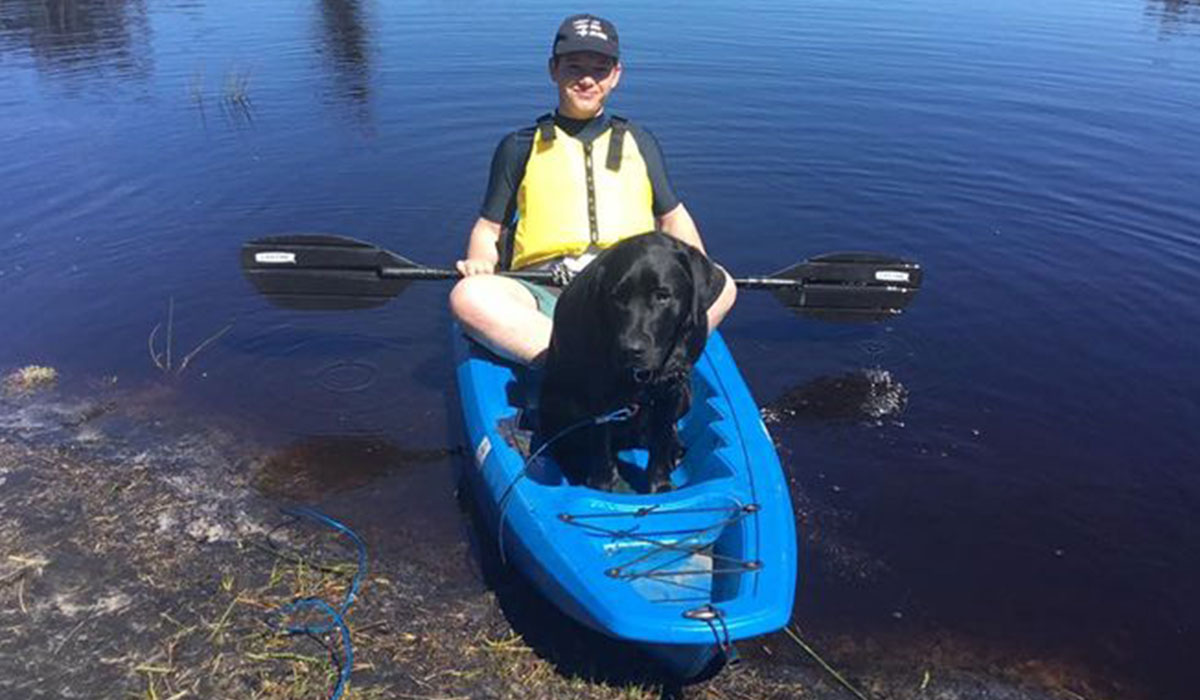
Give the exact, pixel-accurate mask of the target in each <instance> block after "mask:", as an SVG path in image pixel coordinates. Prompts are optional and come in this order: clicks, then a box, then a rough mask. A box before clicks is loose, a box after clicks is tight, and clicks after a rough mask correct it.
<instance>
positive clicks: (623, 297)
mask: <svg viewBox="0 0 1200 700" xmlns="http://www.w3.org/2000/svg"><path fill="white" fill-rule="evenodd" d="M592 265H599V266H600V268H599V269H598V270H597V272H598V273H599V274H598V275H597V278H596V292H598V293H600V294H602V295H603V299H602V301H601V303H600V304H598V306H597V312H598V317H597V318H595V319H594V322H595V323H598V324H600V325H601V326H602V327H603V328H605V329H607V331H608V333H609V334H611V335H610V337H611V340H610V347H611V348H612V349H613V357H612V358H611V361H612V362H613V363H615V364H616V366H617V369H618V371H619V372H621V373H625V372H628V373H629V375H631V376H632V377H633V378H634V381H636V382H639V383H649V382H655V381H660V380H664V379H668V378H672V377H675V376H677V375H679V374H680V373H685V372H686V371H687V370H688V369H689V368H690V367H691V365H692V363H694V362H695V361H696V359H697V358H698V357H699V356H700V353H701V351H703V349H704V343H705V340H706V339H707V338H708V317H707V309H708V303H709V302H711V301H712V300H713V299H715V298H716V295H717V294H719V293H720V285H723V284H724V277H723V275H722V274H721V273H720V271H719V270H717V269H716V268H715V267H714V266H713V265H712V263H711V262H709V260H708V258H706V257H705V256H704V254H703V253H701V252H700V251H698V250H696V249H695V248H693V247H691V246H689V245H687V244H685V243H682V242H680V241H678V240H676V239H674V238H672V237H670V236H667V235H665V234H661V233H653V234H646V235H642V236H636V237H634V238H631V239H627V240H625V241H622V242H621V243H619V244H618V245H616V246H614V247H613V248H611V249H609V250H608V251H607V252H606V253H605V254H604V255H602V256H601V257H600V258H598V259H597V260H596V261H595V262H593V263H592Z"/></svg>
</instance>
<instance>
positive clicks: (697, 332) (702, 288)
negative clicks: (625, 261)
mask: <svg viewBox="0 0 1200 700" xmlns="http://www.w3.org/2000/svg"><path fill="white" fill-rule="evenodd" d="M678 247H679V252H678V255H679V262H680V264H681V265H683V267H684V270H685V271H686V272H687V276H688V277H689V278H690V279H691V281H692V290H691V294H690V295H689V296H690V301H689V304H688V306H689V307H690V308H687V309H684V314H685V318H684V319H683V326H682V328H681V332H680V335H679V341H678V342H677V343H676V344H675V347H674V348H672V349H671V358H670V360H669V361H668V365H669V366H670V367H672V368H683V367H687V366H690V365H692V364H693V363H695V362H696V360H697V359H699V358H700V353H702V352H704V344H705V343H706V342H707V341H708V307H710V306H712V304H713V302H715V301H716V300H717V297H718V296H720V295H721V290H722V289H724V288H725V273H724V272H722V271H721V268H719V267H717V266H716V265H714V264H713V263H712V261H711V260H709V259H708V256H706V255H705V254H704V253H701V252H700V251H699V250H697V249H696V248H693V247H692V246H690V245H688V244H686V243H682V242H680V243H679V246H678Z"/></svg>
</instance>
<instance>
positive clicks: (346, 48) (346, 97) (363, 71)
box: [318, 0, 371, 123]
mask: <svg viewBox="0 0 1200 700" xmlns="http://www.w3.org/2000/svg"><path fill="white" fill-rule="evenodd" d="M319 10H320V16H319V18H318V19H319V26H318V32H319V38H320V46H319V49H318V50H319V52H320V53H321V55H322V56H323V57H324V58H325V61H326V66H327V67H328V68H329V70H330V83H331V85H330V88H329V92H330V93H331V94H332V95H333V96H334V98H336V99H337V100H338V101H341V102H344V103H345V104H347V105H349V106H350V107H351V109H352V111H353V112H354V114H355V116H356V117H357V118H358V119H359V120H361V121H362V122H364V123H365V122H369V121H370V117H371V114H370V99H371V69H370V63H369V59H370V56H371V45H370V39H371V36H370V31H369V30H368V29H367V26H366V25H367V23H368V22H369V17H365V16H364V10H363V9H362V7H361V6H360V3H359V0H321V3H320V7H319Z"/></svg>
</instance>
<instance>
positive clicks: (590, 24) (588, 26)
mask: <svg viewBox="0 0 1200 700" xmlns="http://www.w3.org/2000/svg"><path fill="white" fill-rule="evenodd" d="M572 26H573V27H574V29H575V34H576V35H577V36H579V37H589V36H594V37H596V38H597V39H600V40H601V41H608V40H609V39H608V35H607V34H605V33H604V27H603V26H602V25H601V24H600V20H599V19H596V18H592V19H577V20H575V21H574V22H573V23H572Z"/></svg>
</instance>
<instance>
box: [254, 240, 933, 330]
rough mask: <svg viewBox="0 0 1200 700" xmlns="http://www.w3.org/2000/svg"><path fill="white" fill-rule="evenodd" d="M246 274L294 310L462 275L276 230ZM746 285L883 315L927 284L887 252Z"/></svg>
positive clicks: (856, 314) (815, 261)
mask: <svg viewBox="0 0 1200 700" xmlns="http://www.w3.org/2000/svg"><path fill="white" fill-rule="evenodd" d="M242 273H243V274H245V276H246V278H247V279H249V280H250V282H251V283H252V284H253V285H254V287H255V289H257V290H258V292H259V293H261V294H263V295H264V296H266V297H267V299H269V300H270V301H271V302H272V303H274V304H276V305H278V306H283V307H287V308H293V309H326V310H336V309H365V308H371V307H374V306H380V305H382V304H385V303H387V302H388V300H390V299H391V298H392V297H395V296H397V295H398V294H400V293H401V292H402V291H404V289H405V287H407V286H408V285H409V283H411V282H413V281H415V280H448V279H458V278H459V277H461V275H459V273H458V271H457V270H453V269H440V268H430V267H424V266H422V265H418V264H417V263H415V262H413V261H411V260H409V259H407V258H404V257H402V256H400V255H397V254H395V253H393V252H391V251H388V250H384V249H382V248H379V247H376V246H373V245H371V244H370V243H365V242H363V241H359V240H355V239H353V238H347V237H345V236H335V235H330V234H291V235H284V236H270V237H267V238H259V239H256V240H253V241H250V242H248V243H246V244H244V245H243V246H242ZM499 274H502V275H504V276H506V277H513V278H516V279H522V280H527V281H530V282H536V283H539V284H547V285H561V284H562V278H561V277H559V276H556V275H555V274H553V273H551V272H546V271H530V270H517V271H506V272H501V273H499ZM734 282H735V283H736V284H737V286H738V288H739V289H765V290H768V291H771V292H773V293H774V294H775V297H776V298H778V299H779V300H780V301H781V302H783V304H784V305H785V306H787V307H788V308H790V309H793V310H795V311H798V312H800V313H802V314H804V315H805V316H809V317H813V318H819V319H823V320H833V321H877V320H881V319H886V318H890V317H892V316H895V315H897V314H899V313H901V312H902V311H903V310H904V308H905V307H906V306H908V304H909V303H910V302H912V300H913V297H915V296H916V293H917V290H918V289H919V288H920V286H921V266H920V265H918V264H917V263H914V262H910V261H907V260H902V259H900V258H896V257H892V256H889V255H883V254H881V253H827V254H825V255H818V256H816V257H814V258H811V259H809V260H806V261H804V262H801V263H797V264H795V265H792V266H791V267H788V268H785V269H783V270H780V271H779V272H776V273H774V274H773V275H770V276H768V277H748V278H741V279H734Z"/></svg>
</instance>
